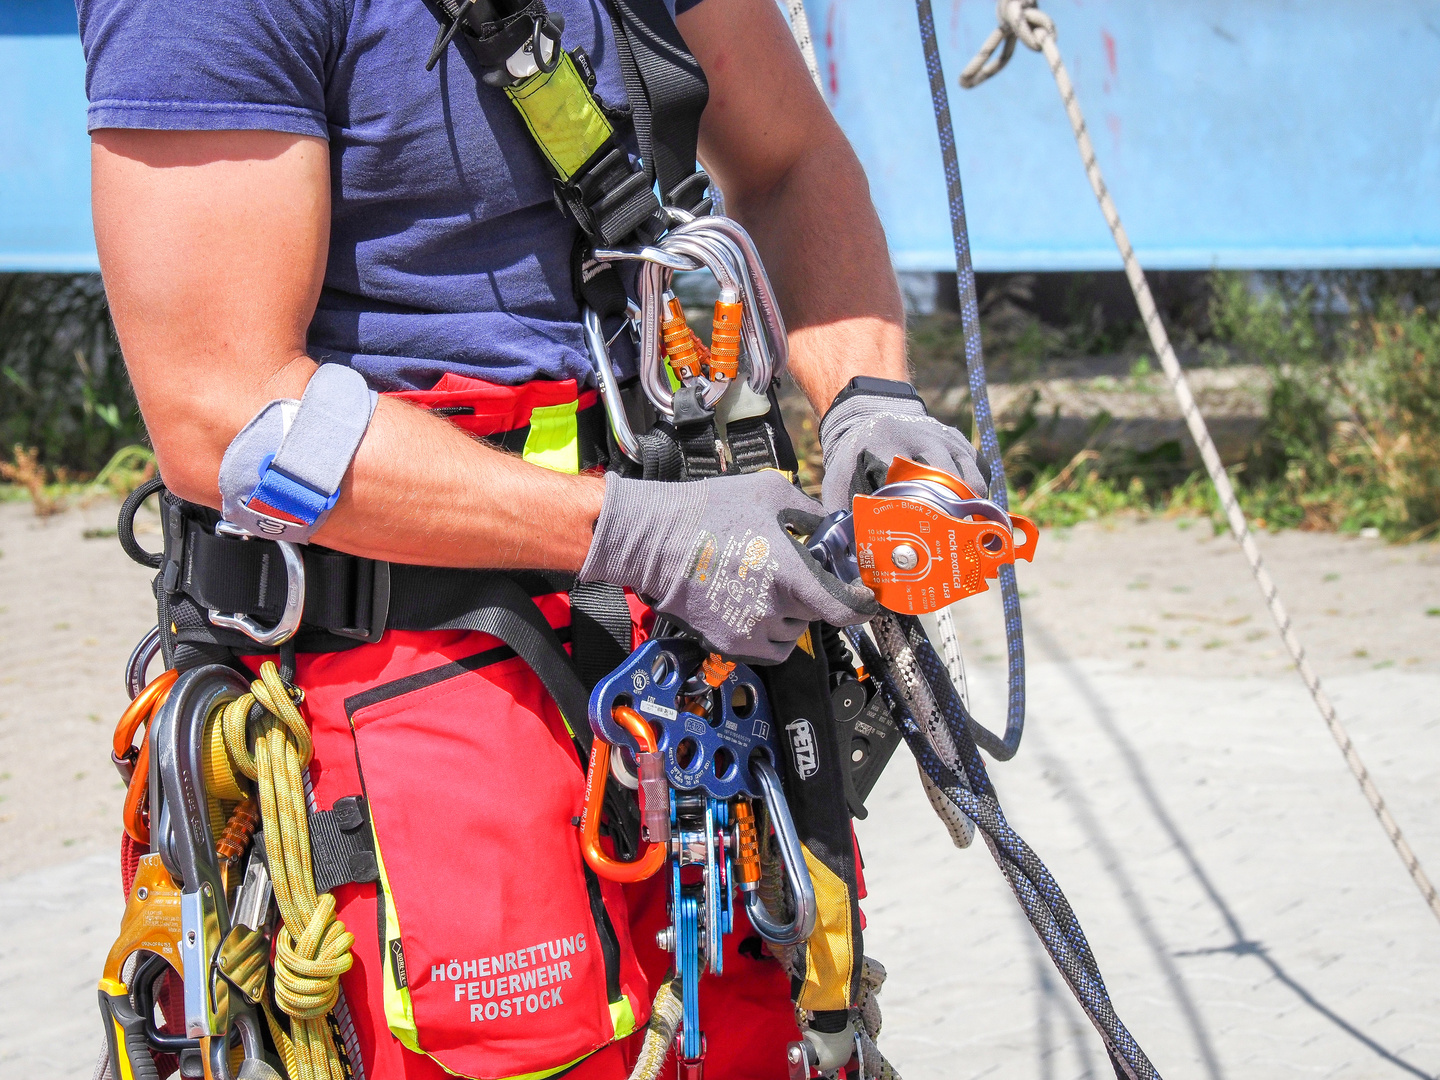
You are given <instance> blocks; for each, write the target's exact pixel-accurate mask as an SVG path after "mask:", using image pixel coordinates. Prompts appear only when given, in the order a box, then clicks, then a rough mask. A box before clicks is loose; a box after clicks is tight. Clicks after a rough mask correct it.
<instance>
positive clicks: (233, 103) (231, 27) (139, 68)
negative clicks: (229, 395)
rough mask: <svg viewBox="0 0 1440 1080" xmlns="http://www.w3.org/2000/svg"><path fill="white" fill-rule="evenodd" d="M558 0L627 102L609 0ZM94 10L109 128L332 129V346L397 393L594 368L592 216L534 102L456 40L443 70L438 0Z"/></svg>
mask: <svg viewBox="0 0 1440 1080" xmlns="http://www.w3.org/2000/svg"><path fill="white" fill-rule="evenodd" d="M667 2H668V0H667ZM694 2H696V0H691V3H694ZM548 6H549V7H550V9H551V10H552V11H555V12H558V13H560V14H562V15H564V16H565V33H564V41H565V47H566V48H571V49H573V48H574V47H575V46H577V45H578V46H580V47H582V48H583V49H584V50H585V51H586V52H587V53H588V54H589V55H590V58H591V60H592V62H593V64H594V66H595V69H596V74H597V79H598V81H597V86H596V93H597V94H598V96H599V97H600V98H601V99H602V100H604V101H606V102H610V103H614V104H619V103H623V102H624V101H625V90H624V84H623V81H622V78H621V72H620V68H619V64H618V62H617V60H616V56H615V44H614V39H613V36H612V28H611V24H610V18H609V15H608V13H607V12H606V9H605V0H548ZM688 6H690V5H689V4H686V3H685V0H681V4H680V9H681V10H682V11H683V10H685V8H686V7H688ZM76 8H77V10H78V13H79V17H80V36H81V42H82V44H83V45H84V49H85V61H86V78H85V88H86V92H87V95H88V97H89V99H90V116H89V127H90V130H91V131H94V130H96V129H97V128H115V127H119V128H161V129H168V130H197V129H198V130H215V129H221V130H237V129H260V130H268V131H285V132H293V133H296V134H301V135H315V136H319V137H321V138H325V139H328V140H329V142H330V170H331V198H332V221H331V230H330V252H329V261H328V262H327V264H326V268H325V287H324V291H323V292H322V293H321V296H320V303H319V308H318V310H317V311H316V313H315V319H314V321H313V322H312V323H311V325H310V334H309V343H310V344H309V347H310V354H311V356H313V357H314V358H315V359H317V360H322V361H338V362H341V363H348V364H351V365H353V366H354V367H355V368H357V369H359V370H360V371H361V372H363V373H364V374H365V376H366V377H367V378H368V379H369V380H370V382H371V385H372V386H374V387H376V388H377V389H381V390H391V389H428V388H429V387H430V386H432V385H433V384H434V383H435V381H436V380H437V379H439V378H440V376H441V375H442V374H443V373H445V372H446V371H454V372H456V373H458V374H461V375H468V376H471V377H474V378H482V379H486V380H489V381H491V382H498V383H504V384H509V385H513V384H517V383H522V382H526V381H528V380H530V379H535V378H549V379H569V378H576V379H579V380H580V381H581V382H582V383H583V382H586V381H587V380H590V378H591V375H590V372H591V368H590V362H589V358H588V355H587V353H586V351H585V343H584V339H583V336H582V334H581V331H580V326H579V311H578V308H577V305H576V300H575V296H574V292H573V289H572V286H571V283H570V252H571V248H572V246H573V244H574V242H575V238H576V233H577V229H576V227H575V226H574V225H573V224H572V223H571V222H570V221H569V220H568V219H567V218H566V217H565V216H564V215H563V214H562V213H561V212H560V210H559V209H558V208H557V206H556V204H555V200H554V195H553V190H554V189H553V185H552V183H551V179H550V174H549V173H548V172H547V170H546V167H545V163H544V160H543V159H542V158H541V156H540V152H539V150H538V148H537V147H536V145H535V143H534V140H533V138H532V137H531V135H530V133H529V132H528V131H527V130H526V128H525V126H524V124H523V123H522V121H521V119H520V115H519V113H518V112H517V111H516V110H515V107H514V106H513V105H512V104H511V103H510V101H509V99H508V98H507V97H506V96H505V94H504V92H503V91H501V90H498V89H495V88H493V87H489V86H485V85H483V84H482V83H480V82H479V80H478V79H477V77H476V70H475V69H474V68H473V66H472V65H473V58H472V57H471V56H470V54H469V51H468V49H465V48H464V47H463V46H461V45H459V44H452V45H451V46H450V47H449V48H448V49H447V50H446V51H445V54H444V56H443V57H442V58H441V60H440V62H439V63H438V64H437V65H436V67H435V69H434V70H433V71H428V72H427V71H426V70H425V61H426V59H427V58H428V56H429V54H430V49H431V47H432V45H433V44H434V41H435V34H436V30H437V27H438V26H439V23H438V22H437V20H436V18H435V16H434V15H433V14H432V13H431V9H430V8H429V7H427V5H426V4H425V2H424V0H224V2H222V3H218V4H197V3H195V2H194V0H76ZM632 152H633V147H632ZM622 340H623V339H622Z"/></svg>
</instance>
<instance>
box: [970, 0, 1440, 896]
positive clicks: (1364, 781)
mask: <svg viewBox="0 0 1440 1080" xmlns="http://www.w3.org/2000/svg"><path fill="white" fill-rule="evenodd" d="M1036 4H1037V0H999V2H998V3H997V4H996V14H997V16H998V18H999V22H1000V25H999V27H998V28H997V29H996V30H995V31H994V32H993V33H992V34H991V35H990V37H989V38H987V39H986V41H985V44H984V45H982V46H981V48H980V52H979V53H977V54H976V56H975V58H974V59H973V60H971V61H970V63H969V64H967V65H966V66H965V70H964V71H963V72H961V74H960V85H961V86H963V87H965V88H966V89H967V90H968V89H971V88H972V87H975V86H978V85H980V83H982V82H984V81H985V80H986V79H988V78H990V77H991V76H992V75H994V74H996V73H997V72H998V71H1000V69H1001V68H1003V67H1004V66H1005V64H1006V62H1007V61H1008V60H1009V59H1010V56H1011V54H1012V53H1013V52H1014V51H1015V42H1016V40H1017V39H1018V40H1019V41H1020V42H1021V43H1022V44H1024V45H1025V46H1026V47H1028V48H1030V49H1033V50H1035V51H1036V52H1043V53H1044V54H1045V59H1046V61H1047V62H1048V63H1049V64H1050V72H1051V74H1053V75H1054V76H1055V85H1056V86H1057V87H1058V88H1059V90H1060V98H1061V100H1062V101H1064V103H1065V112H1066V114H1067V115H1068V116H1069V117H1070V126H1071V128H1073V129H1074V131H1075V142H1076V144H1077V145H1078V146H1079V149H1080V159H1081V160H1082V161H1083V162H1084V163H1085V175H1086V176H1087V177H1089V179H1090V187H1091V188H1093V189H1094V191H1095V198H1096V199H1098V200H1099V202H1100V211H1101V213H1103V214H1104V215H1105V221H1106V223H1107V224H1108V225H1109V226H1110V232H1111V233H1112V234H1113V235H1114V237H1115V246H1116V247H1118V248H1119V249H1120V257H1121V258H1122V259H1124V260H1125V276H1126V277H1127V278H1129V279H1130V288H1131V289H1132V290H1133V291H1134V293H1135V302H1136V303H1137V304H1138V305H1139V306H1140V316H1141V318H1142V319H1144V321H1145V330H1146V332H1147V333H1148V334H1149V335H1150V344H1151V346H1152V347H1153V348H1154V349H1155V353H1156V355H1157V356H1159V358H1160V366H1161V367H1162V368H1164V370H1165V376H1166V378H1168V379H1169V380H1170V388H1171V389H1172V390H1173V391H1174V392H1175V398H1176V400H1177V401H1178V402H1179V403H1180V411H1181V413H1182V414H1183V415H1184V417H1185V423H1186V426H1188V427H1189V429H1190V436H1191V438H1193V439H1194V440H1195V445H1196V446H1197V447H1199V449H1200V458H1201V460H1202V461H1204V463H1205V471H1206V472H1208V473H1209V474H1210V480H1211V482H1212V483H1213V484H1214V485H1215V493H1216V494H1217V495H1219V496H1220V503H1221V505H1222V506H1223V507H1224V510H1225V517H1226V520H1227V521H1229V523H1230V531H1231V532H1232V533H1234V534H1235V539H1236V540H1238V541H1239V542H1240V548H1241V550H1242V551H1244V553H1245V558H1246V559H1247V560H1249V563H1250V572H1251V573H1252V574H1254V575H1255V583H1256V584H1257V585H1258V586H1259V587H1260V593H1261V595H1263V596H1264V597H1265V604H1266V606H1267V607H1269V609H1270V615H1271V616H1272V617H1273V618H1274V620H1275V625H1276V626H1277V627H1278V628H1279V630H1280V638H1281V640H1283V641H1284V642H1285V648H1286V649H1288V650H1289V652H1290V657H1291V659H1292V660H1294V662H1295V668H1296V670H1297V671H1299V672H1300V678H1301V679H1303V680H1304V681H1305V686H1306V688H1307V689H1308V690H1309V691H1310V696H1311V697H1312V698H1314V700H1315V707H1316V708H1317V709H1318V710H1319V711H1320V717H1321V719H1323V720H1324V721H1325V726H1326V727H1328V728H1329V729H1330V734H1331V735H1332V736H1333V737H1334V739H1335V742H1336V744H1337V745H1338V746H1339V747H1340V752H1341V753H1342V754H1344V755H1345V764H1347V765H1348V766H1349V767H1350V772H1351V773H1352V774H1354V776H1355V779H1356V781H1357V782H1358V783H1359V785H1360V790H1361V791H1362V792H1364V793H1365V798H1366V800H1367V801H1368V802H1369V803H1370V808H1371V809H1372V810H1374V811H1375V816H1376V817H1377V818H1379V819H1380V824H1381V825H1382V826H1383V827H1384V829H1385V835H1387V836H1388V837H1389V838H1390V843H1391V844H1393V845H1394V847H1395V852H1396V854H1398V855H1399V856H1400V861H1401V862H1403V863H1404V864H1405V869H1406V870H1408V871H1409V872H1410V877H1411V878H1412V879H1413V880H1414V882H1415V885H1416V887H1417V888H1418V889H1419V890H1420V895H1421V896H1423V897H1424V898H1425V902H1426V903H1427V904H1428V905H1429V906H1430V910H1431V911H1432V912H1434V914H1435V917H1436V918H1437V919H1440V896H1437V895H1436V892H1435V886H1433V885H1432V884H1430V879H1429V878H1428V877H1426V875H1425V871H1424V869H1423V868H1422V867H1421V866H1420V860H1419V859H1417V858H1416V857H1415V852H1413V851H1412V850H1411V849H1410V845H1409V844H1408V843H1407V842H1406V840H1405V837H1404V835H1403V834H1402V833H1401V832H1400V826H1399V825H1398V824H1396V822H1395V818H1394V817H1393V816H1391V814H1390V811H1389V809H1388V808H1387V807H1386V805H1385V800H1384V799H1383V798H1381V796H1380V792H1379V790H1378V789H1377V788H1376V787H1375V782H1374V781H1373V780H1371V778H1370V773H1369V771H1368V770H1367V769H1366V768H1365V763H1364V762H1363V761H1361V760H1360V755H1359V753H1358V752H1357V751H1356V750H1355V744H1354V743H1353V742H1351V740H1350V735H1349V733H1348V732H1347V731H1346V730H1345V726H1344V725H1343V724H1342V723H1341V722H1340V718H1339V717H1338V716H1336V714H1335V706H1334V705H1332V704H1331V703H1330V698H1329V697H1328V696H1327V695H1326V693H1325V691H1324V689H1323V688H1322V687H1321V685H1320V677H1319V676H1318V675H1316V674H1315V671H1314V669H1313V668H1311V666H1310V661H1309V660H1307V659H1306V657H1305V649H1304V648H1303V647H1302V646H1301V644H1300V639H1299V638H1298V637H1297V636H1296V635H1295V630H1294V628H1293V627H1292V626H1291V624H1290V615H1289V613H1288V612H1287V611H1286V610H1285V605H1284V604H1283V603H1281V601H1280V593H1279V591H1278V590H1277V589H1276V587H1275V582H1274V581H1273V580H1272V579H1271V577H1270V574H1269V572H1268V571H1267V570H1266V569H1265V564H1264V563H1263V562H1262V561H1261V559H1260V551H1259V549H1258V548H1257V547H1256V546H1255V538H1254V536H1253V535H1252V534H1251V532H1250V525H1249V523H1248V522H1247V521H1246V520H1245V514H1244V512H1243V511H1241V509H1240V503H1239V501H1238V500H1237V499H1236V497H1235V489H1234V487H1233V486H1232V485H1231V483H1230V476H1229V474H1227V473H1226V472H1225V466H1224V465H1223V464H1222V463H1221V461H1220V454H1219V452H1218V451H1216V449H1215V443H1214V442H1213V441H1212V440H1211V438H1210V431H1209V429H1208V428H1207V427H1206V426H1205V418H1204V417H1203V416H1202V415H1201V413H1200V408H1199V406H1198V405H1196V403H1195V395H1194V394H1193V393H1191V391H1190V383H1189V381H1188V380H1187V379H1186V378H1185V373H1184V372H1183V371H1182V370H1181V368H1180V361H1179V360H1178V359H1177V358H1176V356H1175V349H1174V348H1173V347H1172V346H1171V344H1170V336H1169V334H1167V333H1166V332H1165V324H1164V323H1162V322H1161V321H1160V313H1159V311H1157V310H1156V308H1155V300H1154V298H1153V297H1152V296H1151V295H1150V286H1149V284H1148V283H1147V282H1146V280H1145V272H1144V271H1143V270H1142V269H1141V268H1140V262H1139V260H1137V259H1136V258H1135V249H1134V248H1132V247H1131V246H1130V238H1129V237H1128V236H1126V235H1125V227H1124V226H1123V225H1122V224H1121V223H1120V214H1119V213H1118V212H1117V211H1116V209H1115V202H1114V200H1113V199H1111V198H1110V191H1109V189H1108V188H1107V187H1106V186H1105V178H1104V177H1103V176H1102V175H1101V173H1100V166H1099V164H1098V163H1097V162H1096V160H1095V147H1094V146H1093V145H1092V144H1091V142H1090V134H1089V132H1088V131H1087V130H1086V127H1085V117H1084V115H1083V114H1082V113H1081V111H1080V104H1079V102H1078V101H1077V100H1076V98H1075V87H1074V84H1072V83H1071V82H1070V75H1069V73H1068V72H1067V71H1066V70H1065V63H1064V61H1063V60H1062V59H1061V57H1060V49H1059V48H1058V47H1057V46H1056V44H1055V23H1054V21H1053V20H1052V19H1051V18H1050V16H1049V15H1047V14H1045V13H1044V12H1043V11H1041V10H1039V8H1038V7H1037V6H1036ZM1002 45H1003V46H1004V48H1003V51H1002V52H1001V53H1000V56H999V57H998V58H996V57H995V55H994V54H995V51H996V49H998V48H1000V47H1001V46H1002Z"/></svg>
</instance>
